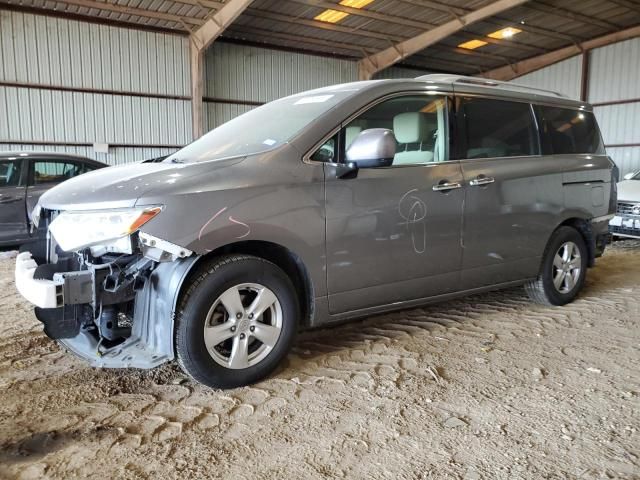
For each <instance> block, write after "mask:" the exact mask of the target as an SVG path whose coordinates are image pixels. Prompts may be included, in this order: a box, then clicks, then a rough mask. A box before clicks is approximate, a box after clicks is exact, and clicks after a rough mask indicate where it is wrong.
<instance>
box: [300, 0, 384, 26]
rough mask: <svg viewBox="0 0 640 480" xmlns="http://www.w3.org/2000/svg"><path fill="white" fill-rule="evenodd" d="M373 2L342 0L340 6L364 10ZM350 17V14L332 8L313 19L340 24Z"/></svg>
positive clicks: (369, 0) (371, 0) (367, 0)
mask: <svg viewBox="0 0 640 480" xmlns="http://www.w3.org/2000/svg"><path fill="white" fill-rule="evenodd" d="M372 2H373V0H342V1H341V2H340V5H344V6H345V7H351V8H358V9H360V8H364V7H366V6H367V5H369V4H370V3H372ZM347 16H349V14H348V13H347V12H340V11H338V10H333V9H331V8H329V9H327V10H325V11H324V12H322V13H320V14H318V15H316V16H315V17H313V19H314V20H318V21H320V22H327V23H338V22H339V21H340V20H342V19H343V18H345V17H347Z"/></svg>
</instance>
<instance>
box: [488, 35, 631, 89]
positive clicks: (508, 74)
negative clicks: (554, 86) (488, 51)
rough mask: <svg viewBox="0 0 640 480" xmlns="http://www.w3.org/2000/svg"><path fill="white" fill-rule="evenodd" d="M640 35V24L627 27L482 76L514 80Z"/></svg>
mask: <svg viewBox="0 0 640 480" xmlns="http://www.w3.org/2000/svg"><path fill="white" fill-rule="evenodd" d="M635 37H640V26H636V27H632V28H627V29H626V30H621V31H619V32H614V33H610V34H608V35H604V36H602V37H598V38H594V39H591V40H586V41H584V42H582V43H579V44H577V45H571V46H569V47H565V48H561V49H559V50H554V51H553V52H549V53H545V54H544V55H540V56H538V57H533V58H529V59H527V60H522V61H521V62H517V63H515V64H512V65H507V66H504V67H500V68H496V69H494V70H490V71H488V72H485V73H483V74H481V75H480V76H482V77H485V78H491V79H493V80H505V81H506V80H513V79H514V78H517V77H520V76H522V75H525V74H527V73H531V72H534V71H536V70H539V69H541V68H544V67H547V66H549V65H553V64H554V63H557V62H560V61H562V60H566V59H567V58H571V57H573V56H575V55H579V54H581V53H583V52H585V51H587V50H592V49H594V48H600V47H604V46H606V45H610V44H612V43H616V42H621V41H622V40H627V39H630V38H635Z"/></svg>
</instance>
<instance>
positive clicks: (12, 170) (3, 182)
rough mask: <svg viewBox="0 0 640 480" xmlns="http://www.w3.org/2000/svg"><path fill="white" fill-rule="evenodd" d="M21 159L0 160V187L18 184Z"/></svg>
mask: <svg viewBox="0 0 640 480" xmlns="http://www.w3.org/2000/svg"><path fill="white" fill-rule="evenodd" d="M21 164H22V160H0V188H2V187H17V186H18V185H20V170H21V168H20V166H21Z"/></svg>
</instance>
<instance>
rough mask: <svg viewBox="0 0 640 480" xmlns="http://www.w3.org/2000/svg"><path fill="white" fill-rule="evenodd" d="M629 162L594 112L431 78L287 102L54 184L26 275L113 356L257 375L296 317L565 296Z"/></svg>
mask: <svg viewBox="0 0 640 480" xmlns="http://www.w3.org/2000/svg"><path fill="white" fill-rule="evenodd" d="M616 176H617V170H616V168H615V166H614V164H613V162H612V161H611V160H610V159H609V158H608V157H607V156H606V154H605V150H604V147H603V143H602V139H601V136H600V132H599V130H598V126H597V124H596V121H595V118H594V115H593V113H592V108H591V107H590V106H589V105H588V104H586V103H583V102H579V101H573V100H569V99H567V98H565V97H563V96H562V95H558V94H555V93H553V92H546V91H540V90H535V89H531V88H527V87H521V86H517V85H513V84H505V83H499V82H494V81H489V80H483V79H478V78H468V77H460V76H447V75H428V76H424V77H420V78H417V79H414V80H379V81H367V82H356V83H348V84H343V85H336V86H332V87H327V88H321V89H317V90H313V91H308V92H304V93H300V94H297V95H293V96H290V97H286V98H283V99H280V100H277V101H274V102H271V103H268V104H266V105H264V106H261V107H259V108H256V109H254V110H252V111H250V112H248V113H245V114H244V115H242V116H240V117H238V118H235V119H233V120H231V121H230V122H228V123H226V124H224V125H222V126H220V127H218V128H216V129H215V130H213V131H211V132H209V133H208V134H207V135H205V136H203V137H202V138H200V139H199V140H197V141H195V142H194V143H192V144H190V145H188V146H187V147H185V148H183V149H182V150H180V151H178V152H177V153H175V154H173V155H171V156H169V157H167V158H166V159H164V160H163V161H161V162H158V163H151V164H136V165H128V166H122V167H112V168H109V169H106V170H104V171H100V172H95V173H90V174H88V175H84V176H82V177H80V178H78V179H73V180H70V181H68V182H65V183H64V184H62V185H60V186H59V187H56V188H54V189H52V190H51V191H49V192H47V193H46V194H45V195H44V196H43V197H42V198H41V200H40V203H39V204H38V206H37V207H36V209H35V211H34V213H33V218H34V221H38V222H39V223H40V225H41V226H43V225H44V226H46V227H47V228H48V232H49V235H48V240H47V241H48V245H47V255H46V258H42V257H40V258H38V257H32V255H31V254H30V253H28V252H25V253H22V254H20V255H19V256H18V258H17V263H16V284H17V287H18V289H19V291H20V292H21V293H22V295H23V296H24V297H26V298H27V299H28V300H30V301H31V302H32V303H33V304H35V305H36V309H35V312H36V316H37V317H38V319H40V320H41V321H42V322H43V323H44V328H45V332H46V333H47V334H48V335H49V336H50V337H51V338H54V339H57V340H59V341H60V343H61V344H62V345H64V346H65V347H66V348H67V349H69V350H71V351H72V352H74V353H76V354H77V355H79V356H80V357H82V358H84V359H86V360H88V361H89V362H90V363H91V364H92V365H94V366H101V367H137V368H152V367H155V366H158V365H160V364H162V363H164V362H168V361H170V360H173V359H177V361H178V362H179V363H180V365H181V366H182V368H183V369H184V370H185V371H186V372H187V373H188V374H189V375H191V376H192V377H193V378H194V379H196V380H197V381H199V382H202V383H204V384H206V385H209V386H212V387H222V388H231V387H236V386H240V385H246V384H249V383H252V382H256V381H258V380H260V379H262V378H263V377H265V376H266V375H268V374H269V373H270V372H272V371H273V369H274V368H275V367H276V366H277V364H278V363H279V362H280V361H281V360H282V359H283V357H284V356H285V355H286V354H287V351H288V350H289V348H290V346H291V344H292V341H293V339H294V336H295V333H296V331H297V330H298V329H300V328H305V327H316V326H321V325H323V326H324V325H328V324H331V323H334V322H339V321H343V320H346V319H350V318H355V317H362V316H366V315H370V314H375V313H379V312H384V311H388V310H392V309H399V308H405V307H411V306H415V305H419V304H424V303H427V302H432V301H441V300H446V299H450V298H453V297H456V296H460V295H467V294H470V293H475V292H481V291H485V290H490V289H497V288H503V287H510V286H514V285H524V286H525V287H526V290H527V292H528V293H529V294H530V296H531V297H532V299H533V300H535V301H537V302H540V303H543V304H546V305H563V304H566V303H567V302H570V301H572V300H573V299H574V298H575V297H576V295H578V293H579V292H580V289H581V288H582V286H583V284H584V281H585V275H586V271H587V268H588V267H590V266H592V265H593V264H594V260H595V258H596V257H598V256H599V255H601V254H602V252H603V250H604V248H605V245H606V241H607V240H606V239H607V225H608V221H609V220H610V219H611V218H612V216H613V214H614V212H615V207H616V189H615V185H616Z"/></svg>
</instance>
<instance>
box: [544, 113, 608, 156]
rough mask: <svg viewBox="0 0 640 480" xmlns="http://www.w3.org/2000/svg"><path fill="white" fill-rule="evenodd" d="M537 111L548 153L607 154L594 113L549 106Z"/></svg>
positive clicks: (546, 152) (545, 148)
mask: <svg viewBox="0 0 640 480" xmlns="http://www.w3.org/2000/svg"><path fill="white" fill-rule="evenodd" d="M536 111H537V115H538V119H539V123H540V125H541V130H542V140H543V148H544V153H545V154H547V155H552V154H556V155H562V154H577V153H593V154H596V155H601V154H604V153H605V150H604V144H603V142H602V137H601V135H600V130H599V129H598V124H597V123H596V119H595V117H594V115H593V113H591V112H583V111H580V110H571V109H568V108H556V107H546V106H538V107H536Z"/></svg>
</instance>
